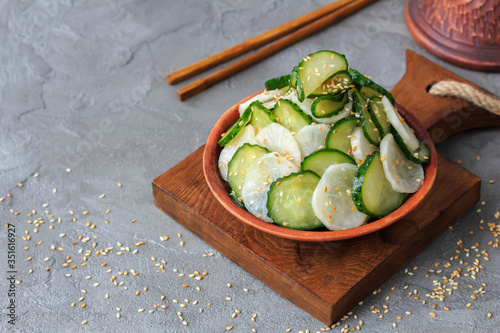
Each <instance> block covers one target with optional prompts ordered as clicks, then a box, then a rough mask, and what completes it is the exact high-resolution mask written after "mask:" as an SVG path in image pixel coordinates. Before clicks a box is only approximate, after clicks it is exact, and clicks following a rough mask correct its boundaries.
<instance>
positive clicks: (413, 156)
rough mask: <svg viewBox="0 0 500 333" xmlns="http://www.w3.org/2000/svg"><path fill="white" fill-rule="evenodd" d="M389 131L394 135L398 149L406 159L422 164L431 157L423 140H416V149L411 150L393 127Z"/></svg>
mask: <svg viewBox="0 0 500 333" xmlns="http://www.w3.org/2000/svg"><path fill="white" fill-rule="evenodd" d="M391 133H392V135H393V136H394V140H396V143H397V144H398V146H399V149H401V151H402V152H403V154H404V155H405V156H406V158H407V159H409V160H410V161H412V162H414V163H417V164H423V163H427V162H429V159H430V158H431V150H430V148H429V146H428V145H427V144H426V143H425V142H423V141H422V140H419V141H418V143H419V147H418V149H417V151H415V152H412V151H411V150H410V148H408V146H407V145H406V144H405V141H404V140H403V138H402V137H401V136H400V135H399V133H398V132H397V131H396V130H395V129H394V127H393V128H391Z"/></svg>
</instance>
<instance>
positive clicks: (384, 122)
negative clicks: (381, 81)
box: [361, 92, 392, 137]
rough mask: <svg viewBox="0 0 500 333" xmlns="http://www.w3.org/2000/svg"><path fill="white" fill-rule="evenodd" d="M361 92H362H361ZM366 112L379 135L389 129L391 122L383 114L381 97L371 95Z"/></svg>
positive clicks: (387, 131) (386, 132) (382, 135)
mask: <svg viewBox="0 0 500 333" xmlns="http://www.w3.org/2000/svg"><path fill="white" fill-rule="evenodd" d="M361 94H363V92H361ZM368 112H369V113H370V117H371V119H372V121H373V123H374V124H375V126H376V127H377V129H378V132H379V133H380V136H381V137H384V136H386V135H387V134H388V133H389V132H390V131H391V127H392V126H391V122H390V121H389V118H387V115H386V114H385V109H384V105H383V104H382V99H381V98H380V97H378V96H373V97H371V98H370V99H369V101H368Z"/></svg>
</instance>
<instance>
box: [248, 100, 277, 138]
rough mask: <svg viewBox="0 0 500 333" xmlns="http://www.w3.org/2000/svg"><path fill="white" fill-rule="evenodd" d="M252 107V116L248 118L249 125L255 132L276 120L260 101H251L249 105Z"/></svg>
mask: <svg viewBox="0 0 500 333" xmlns="http://www.w3.org/2000/svg"><path fill="white" fill-rule="evenodd" d="M249 107H250V108H251V109H252V118H251V119H250V126H252V127H253V129H254V130H255V134H257V133H259V132H260V130H261V129H262V128H264V127H266V126H267V125H269V124H271V123H275V122H276V118H274V116H273V114H272V113H271V111H270V110H269V109H268V108H265V107H264V106H263V105H262V103H261V102H259V101H255V102H252V104H250V106H249Z"/></svg>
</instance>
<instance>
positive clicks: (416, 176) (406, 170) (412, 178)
mask: <svg viewBox="0 0 500 333" xmlns="http://www.w3.org/2000/svg"><path fill="white" fill-rule="evenodd" d="M380 160H381V161H382V166H383V167H384V173H385V178H387V180H388V181H389V183H391V186H392V189H393V190H394V191H396V192H400V193H414V192H417V191H418V189H419V188H420V186H422V184H423V181H424V177H425V176H424V168H422V165H420V164H417V163H414V162H412V161H410V160H409V159H407V158H406V156H405V155H404V154H403V152H402V151H401V150H400V149H399V146H398V144H397V143H396V140H394V137H393V136H392V134H387V135H386V136H385V137H384V138H383V139H382V141H381V142H380Z"/></svg>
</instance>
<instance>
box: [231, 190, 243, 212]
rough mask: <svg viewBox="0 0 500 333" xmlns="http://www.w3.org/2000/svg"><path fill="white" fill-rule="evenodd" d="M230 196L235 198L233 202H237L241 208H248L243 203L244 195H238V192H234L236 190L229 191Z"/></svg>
mask: <svg viewBox="0 0 500 333" xmlns="http://www.w3.org/2000/svg"><path fill="white" fill-rule="evenodd" d="M229 197H230V198H231V200H233V202H234V203H235V204H237V205H238V206H240V208H243V209H244V210H247V208H246V207H245V204H244V203H243V198H242V197H237V196H236V193H234V191H231V192H229Z"/></svg>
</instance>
